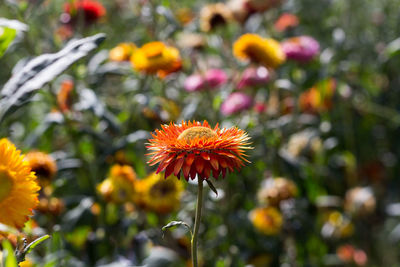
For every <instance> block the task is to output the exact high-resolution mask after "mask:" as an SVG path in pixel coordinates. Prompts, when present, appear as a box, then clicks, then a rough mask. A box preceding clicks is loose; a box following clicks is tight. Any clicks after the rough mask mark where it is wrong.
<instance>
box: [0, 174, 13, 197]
mask: <svg viewBox="0 0 400 267" xmlns="http://www.w3.org/2000/svg"><path fill="white" fill-rule="evenodd" d="M13 185H14V183H13V180H12V178H11V174H10V172H9V171H7V170H6V169H4V168H0V201H2V200H3V199H5V198H6V197H7V196H8V195H9V194H10V192H11V189H12V188H13Z"/></svg>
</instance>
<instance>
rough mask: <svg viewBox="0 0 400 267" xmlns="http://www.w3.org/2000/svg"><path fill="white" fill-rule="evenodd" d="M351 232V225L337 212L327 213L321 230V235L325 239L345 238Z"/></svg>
mask: <svg viewBox="0 0 400 267" xmlns="http://www.w3.org/2000/svg"><path fill="white" fill-rule="evenodd" d="M353 232H354V225H353V223H352V222H351V221H350V219H349V218H348V217H346V216H344V215H343V214H342V213H340V212H339V211H332V212H330V213H328V214H327V216H326V219H325V222H324V224H323V226H322V229H321V234H322V236H323V237H325V238H346V237H349V236H351V235H352V234H353Z"/></svg>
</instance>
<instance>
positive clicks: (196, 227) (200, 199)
mask: <svg viewBox="0 0 400 267" xmlns="http://www.w3.org/2000/svg"><path fill="white" fill-rule="evenodd" d="M197 180H198V185H199V186H198V192H197V203H196V218H195V221H194V230H193V235H192V240H191V245H192V265H193V267H197V266H198V264H197V236H198V234H199V228H200V220H201V209H202V204H203V179H201V178H200V177H198V178H197Z"/></svg>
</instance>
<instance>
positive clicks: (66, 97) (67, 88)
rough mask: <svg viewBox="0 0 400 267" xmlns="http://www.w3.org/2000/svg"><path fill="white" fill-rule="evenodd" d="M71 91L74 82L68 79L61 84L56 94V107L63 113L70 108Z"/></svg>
mask: <svg viewBox="0 0 400 267" xmlns="http://www.w3.org/2000/svg"><path fill="white" fill-rule="evenodd" d="M73 90H74V82H73V81H72V80H69V79H68V80H65V81H63V82H62V83H61V88H60V90H59V91H58V93H57V105H58V108H59V109H60V111H61V112H63V113H65V112H67V111H69V110H70V108H71V105H72V92H73Z"/></svg>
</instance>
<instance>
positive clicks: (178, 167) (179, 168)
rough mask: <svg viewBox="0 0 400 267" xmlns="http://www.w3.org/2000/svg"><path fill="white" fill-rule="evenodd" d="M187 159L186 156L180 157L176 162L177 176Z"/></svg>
mask: <svg viewBox="0 0 400 267" xmlns="http://www.w3.org/2000/svg"><path fill="white" fill-rule="evenodd" d="M184 161H185V158H180V159H178V160H177V161H176V163H175V167H174V174H175V176H177V175H178V174H179V172H180V171H181V168H182V165H183V162H184Z"/></svg>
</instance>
